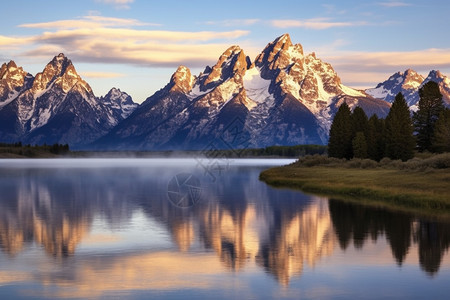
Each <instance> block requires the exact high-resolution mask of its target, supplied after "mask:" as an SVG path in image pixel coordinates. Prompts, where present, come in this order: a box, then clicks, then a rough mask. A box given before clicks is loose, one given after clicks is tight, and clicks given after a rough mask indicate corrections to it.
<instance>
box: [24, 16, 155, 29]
mask: <svg viewBox="0 0 450 300" xmlns="http://www.w3.org/2000/svg"><path fill="white" fill-rule="evenodd" d="M135 26H160V24H155V23H144V22H140V21H138V20H136V19H122V18H111V17H103V16H84V17H81V18H78V19H72V20H59V21H52V22H43V23H27V24H21V25H19V27H24V28H42V29H74V28H85V29H91V28H102V27H135Z"/></svg>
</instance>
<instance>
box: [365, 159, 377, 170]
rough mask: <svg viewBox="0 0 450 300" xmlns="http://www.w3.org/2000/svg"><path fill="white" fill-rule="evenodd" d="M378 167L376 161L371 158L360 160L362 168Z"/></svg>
mask: <svg viewBox="0 0 450 300" xmlns="http://www.w3.org/2000/svg"><path fill="white" fill-rule="evenodd" d="M376 167H378V163H377V162H376V161H374V160H371V159H363V160H362V161H361V168H362V169H375V168H376Z"/></svg>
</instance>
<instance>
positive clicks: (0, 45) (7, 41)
mask: <svg viewBox="0 0 450 300" xmlns="http://www.w3.org/2000/svg"><path fill="white" fill-rule="evenodd" d="M28 43H30V39H29V38H27V37H24V38H19V37H9V36H4V35H0V49H14V48H17V47H18V46H22V45H25V44H28Z"/></svg>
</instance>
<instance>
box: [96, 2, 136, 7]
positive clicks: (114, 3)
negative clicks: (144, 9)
mask: <svg viewBox="0 0 450 300" xmlns="http://www.w3.org/2000/svg"><path fill="white" fill-rule="evenodd" d="M95 2H98V3H103V4H108V5H113V6H114V8H115V9H130V5H129V4H131V3H133V2H134V0H95Z"/></svg>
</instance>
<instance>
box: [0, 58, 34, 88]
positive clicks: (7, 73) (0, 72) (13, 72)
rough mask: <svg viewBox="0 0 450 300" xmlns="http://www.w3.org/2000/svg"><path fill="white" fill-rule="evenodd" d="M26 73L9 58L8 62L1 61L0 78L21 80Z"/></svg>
mask: <svg viewBox="0 0 450 300" xmlns="http://www.w3.org/2000/svg"><path fill="white" fill-rule="evenodd" d="M27 75H28V73H27V72H25V71H24V70H23V69H22V67H17V65H16V63H15V62H14V61H13V60H11V61H9V62H8V63H3V64H2V67H1V68H0V79H5V80H14V81H21V82H22V83H23V81H24V78H25V77H26V76H27Z"/></svg>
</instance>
